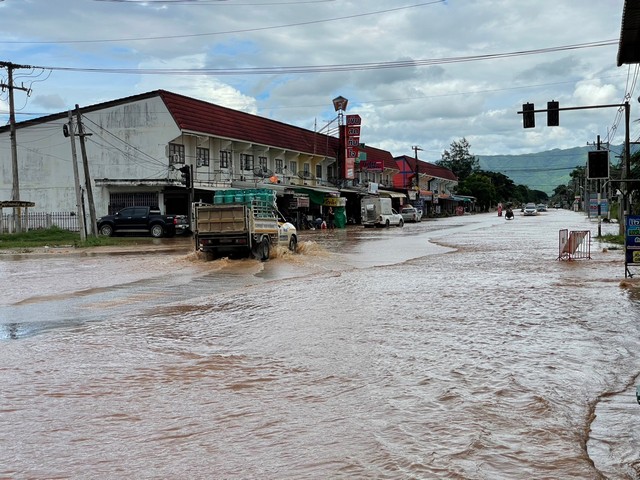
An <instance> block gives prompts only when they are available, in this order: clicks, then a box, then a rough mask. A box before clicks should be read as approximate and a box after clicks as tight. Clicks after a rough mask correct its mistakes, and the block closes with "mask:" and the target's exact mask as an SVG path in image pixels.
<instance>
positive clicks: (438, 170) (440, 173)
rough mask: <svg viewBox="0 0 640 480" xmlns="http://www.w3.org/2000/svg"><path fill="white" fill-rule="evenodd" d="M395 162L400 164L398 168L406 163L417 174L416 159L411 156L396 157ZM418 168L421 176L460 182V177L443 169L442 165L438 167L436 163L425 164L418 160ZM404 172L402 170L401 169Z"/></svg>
mask: <svg viewBox="0 0 640 480" xmlns="http://www.w3.org/2000/svg"><path fill="white" fill-rule="evenodd" d="M395 160H396V161H397V162H398V167H399V168H400V167H401V165H402V163H401V162H403V161H404V162H406V163H407V164H408V165H409V167H411V171H412V172H415V170H416V159H415V158H413V157H410V156H409V155H402V156H400V157H395ZM418 167H419V171H420V174H421V175H430V176H432V177H436V178H443V179H445V180H452V181H454V182H457V181H458V177H456V175H455V174H454V173H453V172H452V171H451V170H449V169H448V168H445V167H441V166H440V165H436V164H434V163H429V162H424V161H422V160H420V159H418ZM400 170H401V171H402V168H400Z"/></svg>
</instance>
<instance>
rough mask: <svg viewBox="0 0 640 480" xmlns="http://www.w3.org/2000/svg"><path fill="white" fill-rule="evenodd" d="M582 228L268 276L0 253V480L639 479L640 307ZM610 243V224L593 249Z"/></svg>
mask: <svg viewBox="0 0 640 480" xmlns="http://www.w3.org/2000/svg"><path fill="white" fill-rule="evenodd" d="M564 228H567V229H569V230H586V229H588V230H590V231H591V232H592V234H593V235H594V237H595V233H596V232H597V225H596V224H595V223H590V222H589V221H588V220H586V219H585V218H584V216H583V215H582V214H581V213H574V212H569V211H564V210H558V211H556V210H551V211H549V212H546V213H543V214H540V215H539V216H537V217H523V216H521V215H519V212H516V218H515V220H514V221H510V222H506V221H505V220H504V219H503V218H502V217H497V216H496V215H495V214H481V215H473V216H464V217H455V218H448V219H439V220H429V221H425V222H422V223H418V224H408V225H405V227H404V228H402V229H399V228H391V229H383V230H376V229H363V228H349V229H347V230H336V231H306V232H302V235H301V237H302V238H301V240H302V241H301V244H300V253H299V254H296V255H291V254H289V253H288V252H284V251H283V252H278V256H277V258H273V259H272V260H271V261H269V262H266V263H260V262H257V261H254V260H236V261H229V260H226V259H222V260H217V261H213V262H204V261H202V260H200V259H199V258H198V257H197V256H196V255H195V254H194V253H193V252H191V250H190V245H189V244H187V243H185V244H184V250H180V249H179V248H178V249H176V250H174V251H170V252H160V253H156V254H148V255H140V254H139V253H140V252H138V253H137V254H136V253H128V254H120V255H92V254H84V255H57V254H55V253H50V254H45V255H22V256H20V255H18V256H8V255H0V278H2V285H3V286H2V289H3V294H2V296H1V297H0V307H1V308H0V375H1V376H0V378H1V379H2V388H1V389H0V451H1V452H2V454H1V455H0V478H3V479H4V478H11V479H12V478H16V479H18V478H20V479H22V478H29V479H45V478H47V479H48V478H92V479H95V478H98V479H103V478H104V479H111V478H118V477H120V478H137V479H152V478H153V479H156V478H157V479H164V478H180V479H182V478H184V479H187V478H188V479H196V478H197V479H211V478H216V479H217V478H220V479H228V478H233V479H235V478H238V479H245V478H260V479H283V478H295V479H298V478H310V479H316V478H323V479H324V478H332V479H335V478H345V479H347V478H348V479H352V478H379V479H383V478H388V479H406V478H416V479H432V478H447V479H450V478H454V479H455V478H458V479H521V478H537V479H543V478H544V479H546V478H548V479H559V478H562V479H598V478H611V479H637V478H640V473H639V472H640V453H639V452H640V428H639V427H640V405H638V404H637V402H636V398H635V385H636V382H637V381H638V379H637V378H636V377H637V375H638V373H640V320H639V319H640V287H639V286H638V284H637V283H636V282H635V279H634V281H624V260H623V253H622V250H615V249H610V248H607V247H609V245H605V244H600V243H599V241H598V240H597V239H595V238H593V239H592V244H591V256H592V259H591V260H579V261H572V262H560V261H557V257H558V231H559V230H560V229H564ZM609 232H610V233H617V226H615V225H608V224H603V233H609Z"/></svg>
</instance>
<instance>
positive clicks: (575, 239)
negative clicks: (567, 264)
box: [558, 229, 591, 260]
mask: <svg viewBox="0 0 640 480" xmlns="http://www.w3.org/2000/svg"><path fill="white" fill-rule="evenodd" d="M584 258H586V259H591V232H590V231H589V230H578V231H571V232H570V231H569V230H567V229H564V230H560V232H559V236H558V260H578V259H584Z"/></svg>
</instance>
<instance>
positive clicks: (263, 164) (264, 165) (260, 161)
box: [258, 157, 267, 172]
mask: <svg viewBox="0 0 640 480" xmlns="http://www.w3.org/2000/svg"><path fill="white" fill-rule="evenodd" d="M258 165H260V168H261V169H262V171H263V172H266V171H267V157H258Z"/></svg>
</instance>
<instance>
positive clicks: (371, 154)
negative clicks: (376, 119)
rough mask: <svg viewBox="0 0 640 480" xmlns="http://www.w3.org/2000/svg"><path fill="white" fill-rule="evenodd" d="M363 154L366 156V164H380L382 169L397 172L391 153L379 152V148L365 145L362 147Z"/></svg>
mask: <svg viewBox="0 0 640 480" xmlns="http://www.w3.org/2000/svg"><path fill="white" fill-rule="evenodd" d="M364 152H365V153H366V154H367V162H369V161H373V162H380V163H382V165H383V166H384V168H389V169H392V170H398V165H396V162H395V160H394V159H393V155H391V153H389V152H387V151H386V150H380V149H379V148H375V147H370V146H369V145H366V146H365V147H364Z"/></svg>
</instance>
